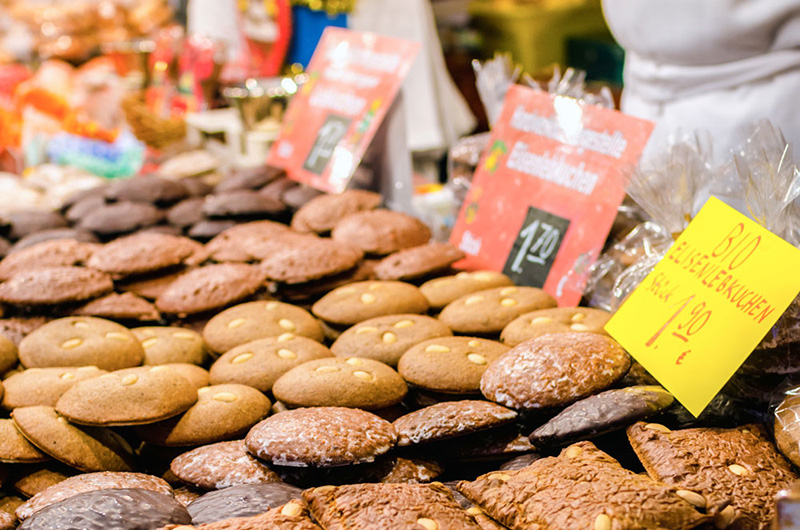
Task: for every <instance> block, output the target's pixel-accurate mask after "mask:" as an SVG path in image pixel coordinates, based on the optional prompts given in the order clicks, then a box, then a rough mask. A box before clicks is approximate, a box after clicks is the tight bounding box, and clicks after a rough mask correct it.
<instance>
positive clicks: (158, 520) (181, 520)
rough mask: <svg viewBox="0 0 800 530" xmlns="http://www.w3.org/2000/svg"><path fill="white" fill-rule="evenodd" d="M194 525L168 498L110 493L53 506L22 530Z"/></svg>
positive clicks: (90, 494)
mask: <svg viewBox="0 0 800 530" xmlns="http://www.w3.org/2000/svg"><path fill="white" fill-rule="evenodd" d="M191 521H192V519H191V516H190V515H189V512H188V511H186V508H184V507H183V506H181V504H180V503H179V502H178V501H176V500H175V499H173V498H172V497H171V496H169V495H164V494H163V493H155V492H153V491H147V490H143V489H111V490H98V491H90V492H87V493H80V494H78V495H75V496H74V497H70V498H69V499H65V500H63V501H61V502H57V503H55V504H51V505H50V506H48V507H46V508H43V509H42V510H39V511H38V512H36V513H35V514H33V515H32V516H31V517H29V518H28V519H26V520H25V522H24V523H22V524H21V525H20V526H19V530H152V529H154V528H160V527H162V526H165V525H168V524H190V523H191Z"/></svg>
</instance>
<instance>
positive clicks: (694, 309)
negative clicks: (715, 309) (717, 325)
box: [645, 294, 711, 364]
mask: <svg viewBox="0 0 800 530" xmlns="http://www.w3.org/2000/svg"><path fill="white" fill-rule="evenodd" d="M696 296H697V295H694V294H693V295H691V296H689V297H687V298H685V299H683V300H681V301H679V302H677V303H676V304H675V305H676V306H680V307H678V309H677V311H675V312H674V313H673V314H672V316H670V317H669V318H668V319H667V321H666V322H664V325H663V326H661V328H659V329H658V331H656V332H655V333H654V334H653V336H652V337H650V338H649V339H648V340H647V342H645V346H647V347H648V348H650V347H653V348H654V349H657V348H658V345H657V344H656V341H657V340H658V338H659V337H660V336H661V335H662V334H663V333H664V332H665V331H667V330H668V329H669V328H670V326H673V325H674V327H673V328H672V332H671V335H672V336H673V337H675V338H677V339H678V340H680V341H682V342H684V343H687V344H688V343H689V339H690V338H691V337H692V335H696V334H697V333H699V332H700V331H701V330H702V329H703V326H705V325H706V324H707V323H708V321H709V320H710V319H711V310H710V309H706V303H705V302H698V303H693V302H694V300H695V297H696ZM688 353H690V350H687V351H686V352H684V353H683V354H681V357H680V358H679V359H678V364H680V361H681V360H682V359H683V358H684V357H685V356H686V355H687V354H688Z"/></svg>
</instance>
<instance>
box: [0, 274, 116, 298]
mask: <svg viewBox="0 0 800 530" xmlns="http://www.w3.org/2000/svg"><path fill="white" fill-rule="evenodd" d="M113 288H114V284H113V283H112V282H111V278H110V277H109V276H108V275H107V274H104V273H102V272H100V271H96V270H92V269H86V268H83V267H45V268H42V269H35V270H33V271H30V270H26V271H20V272H18V273H17V274H15V275H14V276H12V277H11V278H9V280H8V281H6V282H4V283H2V284H0V301H2V302H6V303H8V304H11V305H51V304H63V303H67V302H80V301H82V300H89V299H90V298H95V297H98V296H100V295H103V294H106V293H108V292H110V291H111V290H112V289H113Z"/></svg>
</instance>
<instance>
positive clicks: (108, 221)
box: [77, 202, 164, 236]
mask: <svg viewBox="0 0 800 530" xmlns="http://www.w3.org/2000/svg"><path fill="white" fill-rule="evenodd" d="M163 217H164V215H163V214H162V213H161V211H160V210H159V209H158V208H156V207H155V206H153V205H151V204H144V203H138V202H117V203H114V204H107V205H105V206H101V207H100V208H97V209H96V210H94V211H93V212H91V213H89V214H88V215H86V216H84V217H83V218H82V219H81V220H80V222H79V223H78V224H77V227H78V228H82V229H84V230H90V231H92V232H95V233H97V234H101V235H106V236H112V235H116V234H124V233H126V232H133V231H134V230H138V229H140V228H145V227H148V226H153V225H155V224H158V223H159V221H161V219H162V218H163Z"/></svg>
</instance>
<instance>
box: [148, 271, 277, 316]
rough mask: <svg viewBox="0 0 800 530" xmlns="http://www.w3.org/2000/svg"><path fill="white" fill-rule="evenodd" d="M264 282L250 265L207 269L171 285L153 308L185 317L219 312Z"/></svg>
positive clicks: (245, 296)
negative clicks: (217, 310) (218, 310)
mask: <svg viewBox="0 0 800 530" xmlns="http://www.w3.org/2000/svg"><path fill="white" fill-rule="evenodd" d="M265 279H266V275H265V274H264V272H262V271H261V270H260V269H259V268H258V267H255V266H253V265H245V264H242V263H222V264H219V265H208V266H206V267H201V268H199V269H195V270H193V271H190V272H188V273H186V274H185V275H183V276H181V277H180V278H178V279H177V280H175V281H174V282H172V283H171V284H170V285H169V287H167V288H166V289H165V290H164V292H163V293H161V295H160V296H159V297H158V298H157V299H156V307H157V308H158V309H159V311H163V312H165V313H172V314H187V315H191V314H194V313H202V312H204V311H210V310H212V309H219V308H222V307H225V306H227V305H229V304H233V303H236V302H239V301H241V300H242V299H244V298H247V297H248V296H250V295H251V294H253V293H255V292H256V291H258V290H259V289H260V288H261V287H262V286H263V284H264V280H265Z"/></svg>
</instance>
